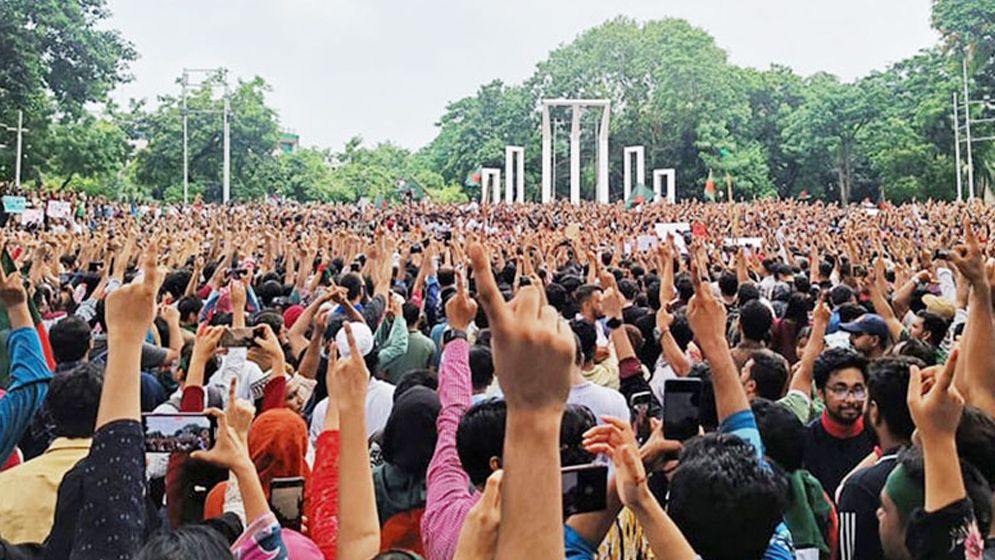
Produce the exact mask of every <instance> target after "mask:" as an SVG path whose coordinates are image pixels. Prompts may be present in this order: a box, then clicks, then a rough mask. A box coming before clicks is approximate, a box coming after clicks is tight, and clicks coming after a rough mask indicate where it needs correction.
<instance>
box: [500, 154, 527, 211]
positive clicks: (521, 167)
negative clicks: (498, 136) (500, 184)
mask: <svg viewBox="0 0 995 560" xmlns="http://www.w3.org/2000/svg"><path fill="white" fill-rule="evenodd" d="M516 156H517V157H518V161H517V162H516V161H515V157H516ZM512 179H514V182H512ZM504 196H505V202H507V203H508V204H511V203H512V202H518V203H519V204H521V203H522V202H525V147H524V146H505V148H504Z"/></svg>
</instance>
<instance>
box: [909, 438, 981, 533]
mask: <svg viewBox="0 0 995 560" xmlns="http://www.w3.org/2000/svg"><path fill="white" fill-rule="evenodd" d="M898 462H899V464H901V465H902V466H903V467H905V472H906V474H907V475H908V476H909V478H911V479H912V481H913V482H915V483H916V484H918V485H919V486H920V487H921V488H925V487H926V465H925V462H924V461H923V456H922V450H921V449H919V448H918V447H914V446H913V447H907V448H905V449H904V450H902V452H901V453H899V454H898ZM960 472H961V476H962V477H963V479H964V489H965V490H966V491H967V497H968V499H969V500H970V501H971V505H972V506H973V508H974V518H975V520H977V522H978V529H979V530H980V531H981V534H982V535H987V534H988V532H989V529H990V528H991V522H992V487H991V485H990V484H988V481H987V480H985V477H984V476H982V474H981V473H980V472H979V471H978V469H977V468H975V466H974V465H972V464H971V463H969V462H966V461H960ZM902 521H903V522H906V521H907V519H903V520H902Z"/></svg>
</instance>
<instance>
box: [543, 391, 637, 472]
mask: <svg viewBox="0 0 995 560" xmlns="http://www.w3.org/2000/svg"><path fill="white" fill-rule="evenodd" d="M623 420H628V418H623ZM597 423H598V422H597V420H596V419H595V418H594V413H593V412H591V409H589V408H587V407H586V406H584V405H582V404H568V405H567V407H566V408H565V409H564V410H563V422H562V423H561V424H560V465H561V466H564V467H570V466H573V465H584V464H587V463H590V462H591V461H593V460H594V455H592V454H590V453H588V452H587V450H585V449H584V444H583V442H584V432H586V431H588V430H590V429H591V428H593V427H594V426H595V425H597Z"/></svg>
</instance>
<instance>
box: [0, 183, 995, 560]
mask: <svg viewBox="0 0 995 560" xmlns="http://www.w3.org/2000/svg"><path fill="white" fill-rule="evenodd" d="M105 206H106V205H104V206H100V210H99V211H91V213H90V214H87V212H86V210H82V211H81V212H80V216H79V218H80V219H79V230H78V231H76V232H71V231H64V230H62V229H60V230H58V231H52V230H46V229H44V228H42V230H40V231H39V230H32V232H30V233H26V232H25V231H23V230H21V229H19V227H18V225H17V224H16V223H13V222H8V223H7V226H6V229H5V230H4V232H3V236H4V237H3V246H4V248H3V255H2V257H3V265H2V269H0V304H2V308H3V313H2V315H4V316H5V317H6V322H7V325H9V328H8V329H7V331H6V336H5V341H6V342H5V347H6V353H5V355H4V356H0V365H2V366H3V368H2V370H0V387H3V388H4V389H3V393H4V394H3V395H2V396H0V559H2V558H11V559H28V558H45V559H49V558H51V559H64V558H73V559H91V558H92V559H118V558H120V559H130V558H139V559H180V558H182V559H199V558H203V559H208V558H210V559H217V558H228V557H233V558H244V559H255V558H260V559H262V558H267V559H269V558H291V559H310V558H326V559H334V558H339V559H353V558H355V559H360V560H370V559H374V558H376V559H384V560H397V559H413V558H414V559H418V558H425V559H427V560H452V559H457V560H478V559H488V560H490V559H493V558H501V559H505V558H507V559H524V558H541V559H546V558H570V559H593V558H598V559H619V560H623V559H625V560H628V559H644V558H661V559H668V560H669V559H672V558H676V559H689V560H690V559H695V558H701V559H704V560H734V559H737V560H742V559H765V560H766V559H770V560H774V559H789V558H798V559H801V560H817V559H818V560H832V559H839V560H853V559H887V560H905V559H948V558H950V559H961V558H963V559H969V560H975V559H982V558H985V559H991V558H995V527H993V524H992V509H993V505H995V495H993V487H995V321H993V301H992V291H993V290H995V250H993V248H995V239H993V236H992V235H991V231H990V224H991V223H995V221H992V220H995V214H993V212H992V210H991V209H990V208H989V207H985V206H982V205H980V204H972V205H963V204H960V205H958V204H947V203H933V202H930V203H926V204H923V205H905V206H901V207H895V208H889V209H887V210H884V211H881V212H880V213H873V214H868V213H866V212H865V211H864V210H863V209H862V208H859V207H854V206H851V207H839V206H832V205H822V204H818V205H812V206H807V205H801V204H798V203H791V202H771V201H762V202H755V203H742V204H737V205H726V206H720V205H701V204H695V203H689V204H681V205H665V204H655V205H649V206H645V207H643V208H640V209H637V210H633V211H625V210H623V209H622V208H621V207H620V206H604V205H595V204H585V205H581V206H578V207H572V206H566V205H554V206H540V205H516V206H511V205H508V206H498V207H488V206H483V207H481V206H477V205H475V204H470V205H462V206H457V205H449V206H446V205H431V204H427V203H425V204H418V205H416V204H411V205H407V206H405V207H402V208H397V209H393V210H382V209H378V210H371V209H363V208H353V207H344V206H331V205H328V206H314V205H311V206H295V205H290V206H286V207H264V208H258V207H253V206H231V207H214V206H210V205H199V206H197V207H191V209H190V211H189V212H156V213H155V214H154V215H144V216H143V215H128V214H117V215H115V214H113V213H107V212H105ZM941 220H949V221H948V222H947V223H946V224H944V223H942V222H940V221H941ZM659 222H667V223H671V222H688V223H693V224H695V227H694V228H693V232H692V230H691V229H690V228H689V229H688V231H687V232H686V233H676V234H669V233H668V234H665V235H663V236H662V237H657V239H656V241H655V242H654V243H653V244H652V246H650V247H646V246H645V242H642V241H641V242H637V240H636V238H637V237H639V236H640V235H643V234H645V233H646V231H649V232H651V233H652V226H651V224H653V223H659ZM938 222H939V223H938ZM954 223H956V229H957V232H956V233H952V231H953V230H954V229H955V226H953V225H952V224H954ZM699 224H700V225H701V226H703V227H698V226H699ZM743 238H753V239H756V238H759V239H761V240H762V241H761V242H760V243H759V244H756V245H754V244H750V245H743V244H740V243H737V241H736V240H737V239H743ZM687 379H693V380H697V382H696V386H697V387H698V388H699V390H700V398H699V399H697V400H696V401H695V407H696V410H695V418H694V422H695V433H692V434H687V435H683V436H678V435H677V434H675V433H671V434H668V433H667V431H668V430H667V427H668V426H667V425H666V423H665V422H663V421H662V420H663V419H664V418H666V416H667V410H666V407H667V406H676V405H672V404H669V403H673V402H675V401H674V400H673V399H670V398H668V391H675V389H674V387H675V386H676V385H675V381H679V380H687ZM673 396H674V394H673V393H672V394H671V397H673ZM637 403H638V404H637ZM150 414H151V415H153V416H146V421H145V422H143V415H150ZM170 415H173V416H175V417H176V418H177V419H178V420H177V422H179V423H178V424H176V425H178V426H180V425H183V421H182V420H183V419H184V418H188V417H190V418H192V417H197V418H200V419H201V420H203V419H204V418H205V417H206V418H208V419H209V420H210V422H212V425H213V426H215V428H214V433H207V432H202V431H197V430H195V431H191V432H189V433H187V432H184V433H182V434H179V436H176V437H172V436H167V435H166V434H167V433H168V431H167V432H162V431H159V430H157V429H154V428H149V427H148V426H151V425H152V423H151V422H150V421H149V420H150V419H151V418H153V417H154V416H159V417H164V416H170ZM195 425H202V424H195ZM174 435H175V434H174ZM668 436H669V437H668ZM204 441H211V442H213V446H212V447H210V448H209V449H206V448H205V447H206V446H205V445H203V444H202V443H203V442H204ZM590 465H595V466H604V467H607V472H608V476H607V480H601V481H600V482H599V484H602V485H603V486H604V491H605V492H604V502H603V503H602V504H601V505H600V506H598V507H597V508H593V509H591V508H587V509H583V510H582V511H577V512H574V511H572V510H571V511H570V513H569V515H568V514H565V513H564V502H565V501H566V502H570V503H573V502H575V501H583V499H585V498H586V497H588V496H586V495H588V494H598V493H599V492H597V491H592V490H591V489H590V488H589V487H584V486H579V487H576V488H573V489H571V490H569V491H568V492H566V493H564V487H563V484H562V480H563V477H564V476H566V475H565V474H564V471H563V469H565V468H566V469H567V471H566V472H577V469H578V468H580V469H584V468H586V467H587V466H590ZM591 472H593V471H591ZM599 472H600V471H599ZM599 490H600V489H599ZM294 492H296V494H295V493H294ZM582 494H584V495H582ZM286 496H290V499H289V501H288V499H287V498H286ZM288 503H289V504H291V505H290V506H289V507H288V506H287V504H288Z"/></svg>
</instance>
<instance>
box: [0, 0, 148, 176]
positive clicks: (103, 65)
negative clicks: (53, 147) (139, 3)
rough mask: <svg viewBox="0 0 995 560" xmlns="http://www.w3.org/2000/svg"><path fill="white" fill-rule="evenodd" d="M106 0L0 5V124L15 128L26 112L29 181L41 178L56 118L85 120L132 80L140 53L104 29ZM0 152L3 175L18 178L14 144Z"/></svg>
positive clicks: (11, 0)
mask: <svg viewBox="0 0 995 560" xmlns="http://www.w3.org/2000/svg"><path fill="white" fill-rule="evenodd" d="M108 16H109V13H108V11H107V9H106V7H105V1H104V0H3V1H2V2H0V61H3V62H2V64H0V122H4V123H7V124H16V123H17V111H18V110H22V111H24V119H25V127H26V128H29V129H30V130H31V132H30V134H29V135H28V136H27V137H26V140H25V142H26V143H28V144H30V149H25V152H24V161H23V165H24V169H23V171H22V174H23V176H24V177H25V178H29V179H30V178H35V179H38V178H39V177H40V174H41V172H42V170H43V169H44V167H45V164H46V158H47V154H48V152H49V149H48V147H47V146H45V144H44V143H45V141H46V140H48V139H50V138H51V137H50V135H49V134H48V131H47V129H48V125H49V122H50V121H51V120H52V118H53V116H56V115H59V116H60V120H61V121H63V122H66V121H72V120H76V119H77V118H80V117H83V116H84V114H85V109H84V106H85V105H86V104H87V103H91V102H102V101H103V100H104V99H105V98H106V96H107V93H108V92H110V91H111V90H112V89H113V88H114V86H116V85H117V84H119V83H121V82H123V81H125V80H127V79H128V78H129V76H128V74H127V63H128V62H129V61H131V60H134V59H135V57H136V53H135V51H134V49H133V48H132V46H131V45H130V44H129V43H128V42H126V41H125V40H124V39H123V38H122V37H121V36H120V34H119V33H118V32H117V31H114V30H108V29H103V28H102V27H103V24H104V21H105V20H106V19H107V17H108ZM0 143H3V144H6V145H8V147H7V148H3V149H0V161H2V162H4V163H3V164H2V165H0V173H2V175H3V177H4V178H11V177H13V173H14V166H13V165H12V164H8V163H7V162H13V159H14V157H15V155H14V152H13V150H14V143H13V142H9V141H0Z"/></svg>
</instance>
